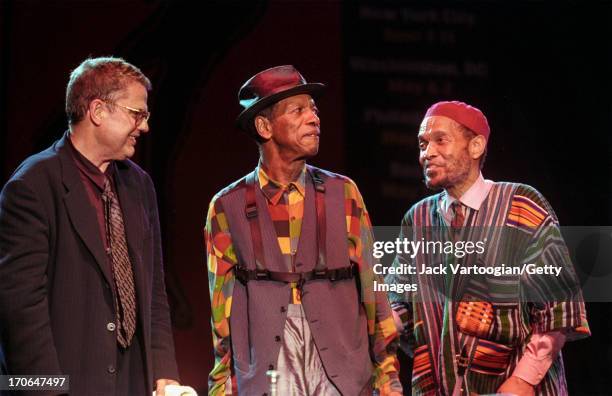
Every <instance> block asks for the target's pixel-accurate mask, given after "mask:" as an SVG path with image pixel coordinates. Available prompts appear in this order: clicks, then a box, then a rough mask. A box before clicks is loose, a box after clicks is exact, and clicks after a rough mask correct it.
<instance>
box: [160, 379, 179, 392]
mask: <svg viewBox="0 0 612 396" xmlns="http://www.w3.org/2000/svg"><path fill="white" fill-rule="evenodd" d="M166 385H180V384H179V383H178V382H177V381H175V380H171V379H165V378H162V379H158V380H157V381H155V394H156V396H165V395H166Z"/></svg>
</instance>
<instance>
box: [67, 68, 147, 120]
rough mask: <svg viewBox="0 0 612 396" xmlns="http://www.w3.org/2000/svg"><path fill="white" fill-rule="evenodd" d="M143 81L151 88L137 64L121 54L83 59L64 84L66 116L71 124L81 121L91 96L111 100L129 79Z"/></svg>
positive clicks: (112, 100)
mask: <svg viewBox="0 0 612 396" xmlns="http://www.w3.org/2000/svg"><path fill="white" fill-rule="evenodd" d="M133 82H137V83H139V84H142V86H144V87H145V88H146V89H147V91H150V90H151V81H149V79H148V78H147V76H145V75H144V74H143V73H142V71H140V69H139V68H137V67H136V66H134V65H132V64H130V63H128V62H126V61H125V60H123V59H122V58H115V57H100V58H88V59H85V60H84V61H83V62H82V63H81V64H80V65H79V66H78V67H77V68H76V69H74V70H73V71H72V73H70V80H69V81H68V85H67V86H66V116H67V118H68V123H69V124H70V125H74V124H76V123H78V122H79V121H81V120H82V119H83V118H84V117H85V114H87V108H88V107H89V104H90V103H91V101H92V100H94V99H100V100H103V101H106V102H110V103H112V102H114V100H115V99H116V94H117V92H119V91H122V90H123V89H125V88H126V87H127V86H128V85H129V84H130V83H133Z"/></svg>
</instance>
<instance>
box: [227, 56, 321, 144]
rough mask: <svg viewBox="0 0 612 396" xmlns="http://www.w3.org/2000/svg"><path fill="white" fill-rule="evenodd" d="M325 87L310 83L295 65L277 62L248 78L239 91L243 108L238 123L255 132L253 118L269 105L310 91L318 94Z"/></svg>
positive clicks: (247, 130)
mask: <svg viewBox="0 0 612 396" xmlns="http://www.w3.org/2000/svg"><path fill="white" fill-rule="evenodd" d="M323 88H325V85H324V84H321V83H308V82H306V79H305V78H304V77H303V76H302V75H301V74H300V72H298V71H297V69H296V68H295V67H293V66H292V65H284V66H276V67H272V68H270V69H266V70H264V71H262V72H259V73H257V74H256V75H254V76H253V77H251V78H249V80H248V81H247V82H245V83H244V84H243V85H242V87H240V91H238V101H239V102H240V106H242V107H243V108H244V110H242V112H241V113H240V115H239V116H238V118H236V126H238V128H240V129H242V130H243V131H245V132H249V133H255V127H254V126H253V122H252V121H253V118H254V117H255V116H256V115H257V114H258V113H259V112H260V111H262V110H263V109H265V108H266V107H268V106H270V105H272V104H274V103H276V102H278V101H279V100H282V99H285V98H288V97H290V96H295V95H300V94H310V95H311V96H313V97H316V96H317V94H320V93H321V91H322V90H323Z"/></svg>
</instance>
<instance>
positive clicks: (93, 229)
mask: <svg viewBox="0 0 612 396" xmlns="http://www.w3.org/2000/svg"><path fill="white" fill-rule="evenodd" d="M66 139H68V137H67V135H64V137H62V139H60V141H59V143H58V145H57V150H58V155H59V158H60V162H61V166H62V182H63V183H64V187H65V188H66V195H64V204H65V206H66V212H67V213H68V216H69V217H70V221H71V222H72V225H73V227H74V229H75V231H76V233H77V234H78V235H79V237H80V238H81V240H82V241H83V243H84V244H85V246H87V249H88V250H89V251H90V253H91V254H92V256H93V257H94V258H95V260H96V262H97V263H98V266H99V267H100V271H101V272H102V274H103V275H104V278H105V279H106V281H107V282H108V284H109V285H112V284H113V283H112V279H113V277H112V274H111V272H110V268H109V265H108V259H107V256H106V253H105V251H104V246H103V244H102V239H101V238H100V231H99V230H98V226H97V224H98V219H97V217H96V212H95V209H94V208H93V207H92V206H91V205H90V204H89V202H88V201H87V192H86V191H85V186H83V181H82V180H81V178H80V176H79V170H78V169H77V167H76V164H75V163H74V159H73V158H72V156H71V154H70V152H69V151H68V150H69V149H70V148H69V147H67V146H66V145H67V144H68V142H66Z"/></svg>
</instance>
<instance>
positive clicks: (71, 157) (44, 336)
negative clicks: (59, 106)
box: [0, 57, 178, 395]
mask: <svg viewBox="0 0 612 396" xmlns="http://www.w3.org/2000/svg"><path fill="white" fill-rule="evenodd" d="M150 89H151V83H150V81H149V79H148V78H147V77H146V76H145V75H144V74H143V73H142V72H141V71H140V70H139V69H138V68H136V67H135V66H133V65H131V64H129V63H127V62H125V61H124V60H123V59H120V58H111V57H108V58H95V59H86V60H85V61H84V62H83V63H81V64H80V65H79V66H78V67H77V68H76V69H75V70H74V71H73V72H72V74H71V76H70V80H69V82H68V86H67V90H66V115H67V118H68V122H69V129H68V131H67V132H66V133H65V134H64V136H63V137H62V138H61V139H59V140H58V141H56V142H55V143H54V144H53V145H52V146H51V147H49V148H48V149H46V150H44V151H42V152H40V153H38V154H35V155H33V156H32V157H30V158H28V159H26V160H25V161H24V162H23V163H22V164H21V165H20V166H19V167H18V168H17V170H16V171H15V172H14V173H13V175H12V177H11V179H10V180H9V181H8V183H7V184H6V185H5V186H4V188H3V190H2V193H1V195H0V334H1V342H2V349H3V351H4V354H5V360H6V362H5V364H6V369H7V371H8V374H10V375H20V376H26V375H64V376H69V388H70V394H74V395H94V394H95V395H150V394H151V392H152V391H153V389H156V390H157V393H158V395H163V394H164V390H165V386H166V385H169V384H175V385H176V384H178V382H177V380H178V370H177V366H176V362H175V357H174V346H173V338H172V330H171V326H170V316H169V310H168V303H167V298H166V292H165V286H164V273H163V264H162V254H161V241H160V230H159V219H158V212H157V202H156V197H155V190H154V187H153V183H152V181H151V179H150V177H149V176H148V175H147V174H146V173H145V172H144V171H143V170H142V169H141V168H140V167H138V166H137V165H136V164H135V163H133V162H131V161H130V160H129V158H130V157H132V156H133V155H134V152H135V146H136V142H137V139H138V138H139V137H140V136H141V135H142V134H146V133H147V132H148V131H149V125H148V123H147V121H148V119H149V115H150V114H149V112H148V110H147V94H148V91H149V90H150ZM65 392H66V391H65V390H64V391H61V390H58V391H57V392H54V391H50V392H49V393H48V394H62V393H65ZM36 394H40V393H36Z"/></svg>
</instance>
